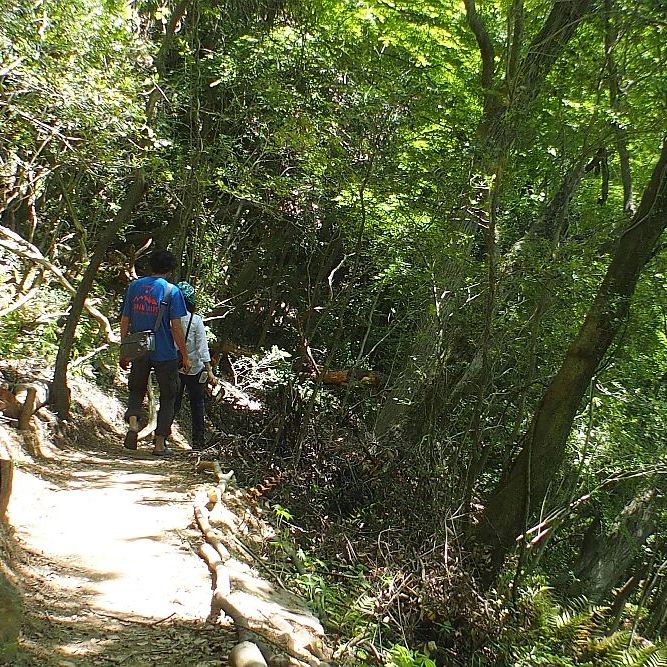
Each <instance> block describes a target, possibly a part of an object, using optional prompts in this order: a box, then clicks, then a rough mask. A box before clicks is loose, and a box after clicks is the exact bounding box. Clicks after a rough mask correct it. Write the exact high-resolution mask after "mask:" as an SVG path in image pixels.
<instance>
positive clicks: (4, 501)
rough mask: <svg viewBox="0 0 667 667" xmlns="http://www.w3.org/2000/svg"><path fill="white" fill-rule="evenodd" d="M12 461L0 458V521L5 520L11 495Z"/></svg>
mask: <svg viewBox="0 0 667 667" xmlns="http://www.w3.org/2000/svg"><path fill="white" fill-rule="evenodd" d="M13 478H14V463H13V462H12V461H11V460H8V459H7V460H0V521H5V519H6V516H5V514H6V512H7V505H9V497H10V496H11V495H12V479H13Z"/></svg>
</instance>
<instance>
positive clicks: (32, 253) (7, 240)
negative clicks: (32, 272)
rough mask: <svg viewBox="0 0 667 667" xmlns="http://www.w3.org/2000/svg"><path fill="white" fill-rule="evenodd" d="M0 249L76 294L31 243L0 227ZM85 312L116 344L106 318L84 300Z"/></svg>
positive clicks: (53, 265) (116, 338) (54, 267)
mask: <svg viewBox="0 0 667 667" xmlns="http://www.w3.org/2000/svg"><path fill="white" fill-rule="evenodd" d="M0 247H2V248H5V249H6V250H9V251H10V252H12V253H14V254H15V255H18V256H19V257H22V258H23V259H27V260H28V261H30V262H33V263H34V264H38V265H39V266H42V267H44V268H46V269H48V271H50V272H51V273H52V274H53V275H54V276H55V277H56V278H57V279H58V282H59V283H60V284H61V285H62V286H63V287H64V288H65V289H66V290H67V291H68V292H69V293H70V294H76V288H75V287H74V286H73V285H72V283H70V281H69V280H67V278H66V277H65V276H64V275H63V272H62V271H61V270H60V269H59V268H58V267H57V266H56V265H55V264H53V263H52V262H51V261H49V260H48V259H47V258H46V257H44V255H42V253H41V252H40V251H39V249H38V248H37V247H36V246H34V245H33V244H32V243H29V242H28V241H26V240H25V239H24V238H22V237H21V236H19V235H18V234H16V233H15V232H13V231H12V230H11V229H8V228H7V227H4V226H3V225H0ZM83 307H84V309H85V310H86V312H87V313H88V314H89V315H90V316H91V317H92V318H93V319H94V320H95V321H96V322H97V323H98V324H99V327H100V332H101V333H102V334H103V335H104V337H105V339H106V341H107V342H108V343H117V342H118V336H117V335H116V334H115V333H114V331H113V329H112V328H111V324H110V323H109V320H108V319H107V317H106V316H105V315H104V314H103V313H102V312H100V311H99V310H98V309H97V308H95V306H93V305H91V303H90V302H89V301H88V300H86V301H85V302H84V305H83Z"/></svg>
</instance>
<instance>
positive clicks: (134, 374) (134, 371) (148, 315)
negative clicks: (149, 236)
mask: <svg viewBox="0 0 667 667" xmlns="http://www.w3.org/2000/svg"><path fill="white" fill-rule="evenodd" d="M150 268H151V275H150V276H146V277H144V278H139V279H138V280H134V281H132V282H131V283H130V286H129V287H128V288H127V292H126V294H125V300H124V301H123V310H122V315H121V319H120V338H121V341H122V340H123V339H124V338H125V337H126V336H127V335H128V334H129V333H134V332H138V331H147V330H149V329H153V328H154V327H155V324H156V322H157V316H158V312H159V309H160V303H162V301H163V300H164V298H165V295H166V292H167V288H168V287H169V286H171V291H170V293H169V296H168V298H167V300H168V306H167V308H166V311H165V313H164V316H163V318H162V322H161V324H160V327H159V329H158V330H157V331H156V332H155V350H154V351H153V352H151V353H150V354H149V355H148V356H147V357H145V358H141V359H135V360H134V361H132V362H130V361H129V360H127V359H122V358H121V359H120V366H121V368H123V369H125V370H127V368H128V367H129V368H130V376H129V378H128V383H127V384H128V389H129V392H130V396H129V399H128V403H127V411H126V412H125V421H126V422H127V423H128V425H129V430H128V432H127V434H126V436H125V442H124V443H123V446H124V447H125V448H126V449H136V448H137V439H138V434H139V415H140V414H141V409H142V406H143V402H144V398H145V396H146V391H147V389H148V377H149V375H150V372H151V369H153V370H154V371H155V376H156V378H157V381H158V386H159V388H160V408H159V410H158V413H157V426H156V427H155V442H154V449H153V454H154V455H155V456H161V457H166V456H171V455H172V454H173V452H172V451H171V449H169V448H168V447H167V445H166V441H167V438H168V437H169V435H171V425H172V422H173V421H174V403H175V400H176V394H177V392H178V369H179V364H182V366H183V367H184V368H185V369H187V370H188V371H189V367H190V362H189V360H188V354H187V348H186V345H185V336H184V334H183V327H182V326H181V318H182V317H183V316H184V315H185V314H186V313H187V309H186V307H185V300H184V299H183V295H182V294H181V291H180V290H179V289H178V287H176V286H175V285H172V284H171V283H170V282H169V280H168V279H169V277H170V276H171V274H172V273H173V271H174V269H175V268H176V258H175V257H174V255H173V254H172V253H170V252H169V251H167V250H156V251H155V252H154V253H153V254H152V255H151V257H150ZM179 352H180V353H181V358H182V361H179V357H178V353H179ZM130 363H131V366H130Z"/></svg>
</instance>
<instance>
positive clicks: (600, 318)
mask: <svg viewBox="0 0 667 667" xmlns="http://www.w3.org/2000/svg"><path fill="white" fill-rule="evenodd" d="M666 226H667V141H665V142H664V143H663V146H662V153H661V156H660V159H659V160H658V163H657V164H656V166H655V169H654V170H653V174H652V176H651V179H650V181H649V183H648V185H647V187H646V190H645V191H644V196H643V197H642V201H641V204H640V206H639V210H638V211H637V213H636V214H635V216H634V217H633V219H632V221H631V224H630V226H629V227H628V229H626V230H625V231H624V232H623V233H622V234H621V237H620V239H619V241H618V244H617V247H616V250H615V252H614V256H613V258H612V261H611V263H610V265H609V268H608V270H607V274H606V276H605V278H604V280H603V282H602V285H601V286H600V288H599V290H598V293H597V296H596V297H595V300H594V302H593V304H592V305H591V307H590V309H589V312H588V314H587V316H586V318H585V320H584V323H583V325H582V327H581V330H580V331H579V333H578V335H577V336H576V338H575V339H574V341H573V343H572V344H571V345H570V348H569V349H568V351H567V353H566V355H565V359H564V360H563V363H562V365H561V367H560V369H559V371H558V372H557V373H556V375H555V377H554V378H553V380H552V381H551V383H550V385H549V386H548V388H547V389H546V391H545V393H544V395H543V397H542V400H541V402H540V404H539V405H538V407H537V410H536V412H535V414H534V416H533V420H532V424H531V426H530V428H529V429H528V432H527V434H526V437H525V444H524V446H523V448H522V450H521V452H520V453H519V456H518V457H517V459H516V461H515V462H514V465H513V467H512V469H511V471H510V474H509V475H508V477H507V478H505V479H503V480H502V481H501V482H500V483H499V485H498V486H497V488H496V490H495V491H494V493H493V494H492V495H491V497H490V498H489V499H488V501H487V503H486V510H485V512H484V513H483V515H482V517H481V521H480V523H479V526H478V528H477V539H478V541H479V542H480V544H481V545H484V546H486V547H488V548H489V549H490V551H491V553H492V559H491V570H490V571H491V573H494V572H496V571H497V570H498V568H499V567H500V565H501V564H502V561H503V559H504V556H505V554H506V553H507V551H508V550H509V549H511V548H512V546H513V545H514V541H515V538H516V536H517V535H519V534H520V533H521V532H522V530H523V528H524V523H525V522H526V521H527V520H528V518H529V517H530V516H531V515H532V514H533V513H534V512H535V511H537V510H538V509H539V508H540V506H541V504H542V501H543V500H544V497H545V494H546V491H547V488H548V486H549V484H550V482H551V481H552V479H553V477H554V476H555V475H556V473H557V472H558V470H559V469H560V467H561V464H562V463H563V458H564V456H565V446H566V443H567V438H568V436H569V433H570V430H571V428H572V422H573V420H574V417H575V414H576V411H577V409H578V408H579V404H580V403H581V399H582V398H583V396H584V393H585V392H586V388H587V387H588V384H589V382H590V381H591V378H592V377H593V375H594V374H595V372H596V369H597V368H598V365H599V364H600V362H601V361H602V358H603V357H604V355H605V353H606V352H607V350H608V349H609V346H610V344H611V342H612V341H613V340H614V337H615V336H616V334H617V332H618V331H619V329H620V328H621V326H622V325H623V321H624V319H625V317H626V315H627V313H628V310H629V307H630V300H631V297H632V295H633V293H634V291H635V288H636V286H637V282H638V280H639V275H640V272H641V270H642V268H643V267H644V265H645V264H646V263H647V262H648V260H649V259H650V258H651V256H652V253H653V252H654V249H655V247H656V244H657V242H658V240H659V238H660V235H661V234H662V232H663V231H664V229H665V227H666Z"/></svg>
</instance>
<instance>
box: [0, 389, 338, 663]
mask: <svg viewBox="0 0 667 667" xmlns="http://www.w3.org/2000/svg"><path fill="white" fill-rule="evenodd" d="M77 401H78V410H79V412H80V415H79V419H78V422H77V423H76V425H75V426H74V425H73V426H70V427H65V429H64V430H61V431H60V432H59V433H58V434H56V435H55V436H54V437H53V438H51V439H49V438H48V437H46V434H47V433H48V432H49V431H50V430H52V427H53V422H52V420H50V419H49V417H48V416H42V417H41V418H40V419H37V418H36V417H35V418H33V421H34V424H33V430H32V434H31V435H30V437H32V439H33V441H34V440H35V439H37V440H39V442H40V444H41V448H42V453H43V454H44V457H32V458H31V457H28V456H26V455H16V452H17V451H21V449H22V447H21V443H20V438H21V436H20V435H19V433H18V432H17V431H14V430H13V429H10V428H8V427H7V426H5V425H2V424H0V436H2V438H1V439H0V444H2V441H4V442H5V444H6V445H7V444H10V445H12V444H13V446H12V447H10V449H11V450H12V451H13V452H15V454H14V457H13V458H14V459H15V470H14V480H13V490H12V495H11V499H10V503H9V509H8V520H9V525H10V529H9V530H10V533H12V535H11V538H10V539H9V540H8V542H10V543H13V544H11V546H10V547H9V550H10V551H11V553H12V557H11V558H10V567H11V569H12V571H13V573H14V574H15V578H16V583H18V585H19V588H20V590H21V594H22V597H23V602H24V607H25V616H24V621H23V625H22V631H21V635H20V638H19V650H18V654H17V656H16V657H15V658H14V659H13V661H12V662H11V663H10V664H12V665H47V666H51V665H57V666H60V667H68V666H70V665H192V666H198V667H205V666H207V665H221V664H232V665H235V666H237V667H242V666H244V665H245V666H248V667H249V666H250V665H252V666H253V667H256V666H257V665H261V664H269V665H295V666H296V665H312V667H319V666H320V665H326V664H327V663H326V662H325V660H326V659H327V657H328V656H329V655H330V651H329V649H328V648H327V647H326V642H325V639H324V636H323V630H322V627H321V625H320V624H319V621H318V620H317V619H316V618H315V617H314V616H313V615H312V614H311V613H310V612H309V610H308V608H307V606H306V604H305V603H304V602H303V601H302V600H300V599H299V598H297V597H296V596H294V595H292V594H291V593H288V592H287V591H286V590H284V589H283V587H282V584H281V582H280V581H279V580H276V579H275V578H273V579H272V578H271V576H270V574H271V573H270V570H269V569H268V568H267V567H266V566H265V565H264V564H263V562H261V558H260V557H259V555H258V554H259V553H260V552H261V545H262V542H263V540H265V539H268V536H269V534H270V532H271V531H270V528H269V527H268V526H267V525H265V524H263V522H262V521H261V519H260V518H258V516H257V512H256V511H255V510H254V508H253V507H252V504H251V503H249V502H248V501H247V498H246V497H245V495H244V493H243V492H242V491H241V490H238V489H233V488H232V489H229V488H227V480H228V477H229V475H227V476H225V477H224V478H223V479H221V478H220V476H219V475H218V476H217V478H216V476H215V475H211V473H210V472H208V471H201V470H200V471H199V472H197V470H196V466H195V465H194V460H193V458H192V456H191V455H190V453H189V452H188V450H186V449H185V448H186V447H187V445H186V444H185V442H184V441H183V439H182V438H181V437H180V436H179V435H178V433H176V435H175V438H174V448H175V450H176V451H177V452H178V454H177V456H176V457H175V458H174V459H172V460H163V459H156V458H155V457H153V456H151V455H150V454H149V453H148V451H149V450H148V449H147V446H146V445H145V444H144V445H143V448H142V445H141V444H140V450H139V451H138V452H136V453H135V452H128V451H127V450H123V449H122V436H123V434H124V426H123V424H122V420H121V411H122V406H121V405H120V404H119V403H118V401H117V400H116V399H114V398H110V397H109V396H107V395H105V394H104V393H103V392H101V391H100V390H99V389H98V388H96V387H95V386H94V385H92V384H90V383H87V382H80V383H79V391H78V395H77ZM54 444H57V447H56V446H54ZM33 445H34V442H33ZM179 445H180V449H179ZM6 448H7V447H6ZM208 467H209V468H211V469H212V466H211V465H210V464H209V465H208ZM218 470H220V468H219V466H218ZM212 499H213V500H214V501H216V502H211V500H212ZM195 508H196V510H197V511H196V512H195ZM195 515H197V519H198V520H197V519H195ZM202 525H203V526H204V527H206V528H208V531H207V536H208V541H207V539H206V537H207V536H206V535H204V531H203V529H202ZM216 548H217V551H216ZM202 556H204V557H202ZM267 575H269V576H268V578H267ZM230 616H231V617H233V620H232V618H230ZM244 641H245V643H243V644H242V645H241V646H240V647H239V642H244ZM249 642H252V643H249ZM235 646H237V648H236V649H234V647H235ZM258 647H259V648H261V649H262V651H263V653H264V657H262V656H261V654H260V653H259V651H258V650H257V649H258ZM230 653H232V656H233V657H232V659H231V661H229V662H228V660H229V655H230ZM261 661H264V662H263V663H262V662H261Z"/></svg>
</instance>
